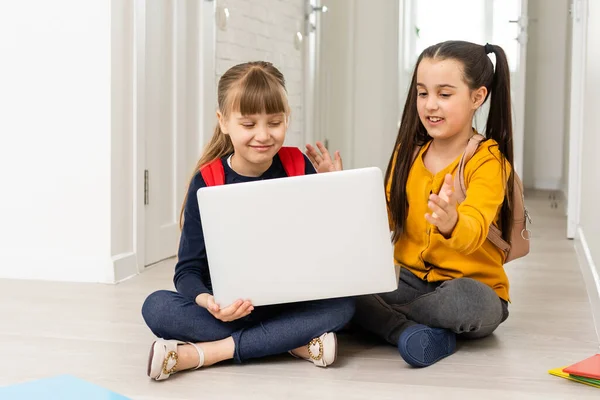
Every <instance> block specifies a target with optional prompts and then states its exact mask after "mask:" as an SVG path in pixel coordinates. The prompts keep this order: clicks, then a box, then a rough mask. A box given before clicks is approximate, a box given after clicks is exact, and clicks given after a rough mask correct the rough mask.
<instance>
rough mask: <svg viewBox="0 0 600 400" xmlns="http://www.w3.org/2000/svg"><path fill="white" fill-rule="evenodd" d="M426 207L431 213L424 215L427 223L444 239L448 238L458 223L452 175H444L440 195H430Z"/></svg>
mask: <svg viewBox="0 0 600 400" xmlns="http://www.w3.org/2000/svg"><path fill="white" fill-rule="evenodd" d="M427 205H428V207H429V209H430V210H431V211H432V212H431V214H429V213H428V214H425V219H426V220H427V222H429V223H430V224H432V225H435V226H437V228H438V230H439V231H440V233H441V234H442V235H444V236H445V237H450V235H451V234H452V231H453V230H454V227H455V226H456V223H457V222H458V210H457V209H456V207H457V201H456V195H455V193H454V182H453V180H452V175H450V174H447V175H446V177H445V179H444V184H443V185H442V189H441V190H440V194H439V195H437V194H435V193H432V194H431V195H430V196H429V202H428V204H427Z"/></svg>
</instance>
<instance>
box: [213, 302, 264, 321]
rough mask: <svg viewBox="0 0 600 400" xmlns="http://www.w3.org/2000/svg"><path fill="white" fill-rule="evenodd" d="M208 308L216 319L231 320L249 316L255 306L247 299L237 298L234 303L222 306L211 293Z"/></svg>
mask: <svg viewBox="0 0 600 400" xmlns="http://www.w3.org/2000/svg"><path fill="white" fill-rule="evenodd" d="M206 309H207V310H208V312H209V313H211V314H212V315H213V317H215V318H216V319H218V320H221V321H223V322H231V321H235V320H236V319H240V318H243V317H245V316H247V315H248V314H250V313H251V312H252V310H254V307H253V306H252V303H250V302H249V301H247V300H246V301H243V300H237V301H235V302H234V303H233V304H232V305H230V306H228V307H225V308H221V307H219V305H218V304H217V303H215V298H214V297H213V296H210V295H209V296H208V298H207V299H206Z"/></svg>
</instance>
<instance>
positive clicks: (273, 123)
mask: <svg viewBox="0 0 600 400" xmlns="http://www.w3.org/2000/svg"><path fill="white" fill-rule="evenodd" d="M269 125H271V126H273V127H277V126H279V125H281V121H277V122H270V123H269Z"/></svg>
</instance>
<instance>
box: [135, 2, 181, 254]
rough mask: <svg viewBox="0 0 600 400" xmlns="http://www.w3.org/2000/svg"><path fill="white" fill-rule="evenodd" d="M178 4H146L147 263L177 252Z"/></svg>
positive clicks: (145, 200) (178, 131)
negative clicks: (176, 112)
mask: <svg viewBox="0 0 600 400" xmlns="http://www.w3.org/2000/svg"><path fill="white" fill-rule="evenodd" d="M174 6H175V4H174V1H172V0H166V1H148V2H146V48H145V51H146V88H145V94H146V99H145V101H146V115H145V117H146V124H145V126H146V157H145V158H146V168H145V196H144V197H145V198H144V203H145V231H146V235H145V262H144V264H145V265H150V264H154V263H156V262H158V261H161V260H163V259H166V258H168V257H171V256H173V255H174V254H175V252H176V250H177V248H176V246H177V239H178V226H177V206H178V204H177V203H176V201H175V197H176V192H175V182H176V165H177V164H176V163H177V158H178V154H177V152H176V151H175V145H176V143H177V134H178V133H180V130H179V129H178V128H179V127H178V126H177V124H176V114H175V110H176V109H177V108H176V107H177V92H176V90H175V89H176V88H175V84H176V71H175V68H174V67H175V65H176V63H174V59H175V46H174V44H175V41H174V38H175V29H174V28H175V9H174Z"/></svg>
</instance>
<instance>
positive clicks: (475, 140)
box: [454, 133, 485, 204]
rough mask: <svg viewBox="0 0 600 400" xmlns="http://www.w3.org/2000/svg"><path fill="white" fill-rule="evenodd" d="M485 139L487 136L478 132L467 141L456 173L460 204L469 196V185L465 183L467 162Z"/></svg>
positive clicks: (457, 195) (455, 189) (456, 188)
mask: <svg viewBox="0 0 600 400" xmlns="http://www.w3.org/2000/svg"><path fill="white" fill-rule="evenodd" d="M484 139H485V138H484V137H483V136H481V135H480V134H478V133H476V134H475V135H473V136H472V137H471V139H469V142H468V143H467V148H466V149H465V152H464V153H463V155H462V157H461V158H460V161H459V163H458V171H456V174H454V192H455V194H456V201H457V202H458V204H460V203H462V202H463V201H465V199H466V198H467V185H466V183H465V165H466V164H467V162H469V160H470V159H471V157H473V154H475V152H476V151H477V148H478V147H479V143H481V142H482V141H483V140H484Z"/></svg>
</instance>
